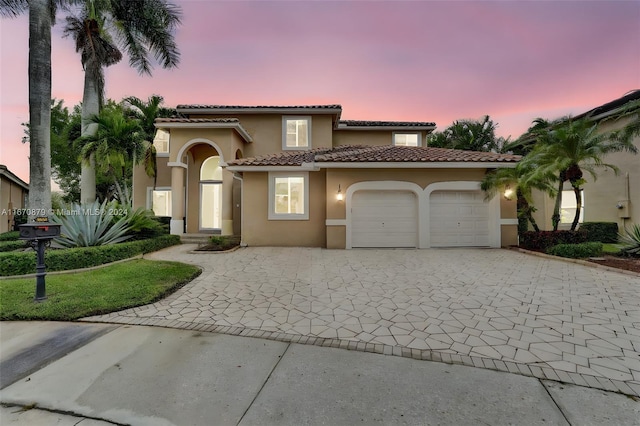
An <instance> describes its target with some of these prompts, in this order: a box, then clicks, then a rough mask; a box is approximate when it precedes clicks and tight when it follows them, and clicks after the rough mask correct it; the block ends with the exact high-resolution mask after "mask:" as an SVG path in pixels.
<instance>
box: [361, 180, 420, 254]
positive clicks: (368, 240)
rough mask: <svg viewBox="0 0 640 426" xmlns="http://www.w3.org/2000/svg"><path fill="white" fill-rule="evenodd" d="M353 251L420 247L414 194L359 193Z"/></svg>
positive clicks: (395, 192)
mask: <svg viewBox="0 0 640 426" xmlns="http://www.w3.org/2000/svg"><path fill="white" fill-rule="evenodd" d="M351 246H352V247H417V246H418V199H417V197H416V194H415V193H414V192H411V191H372V190H367V191H364V190H363V191H357V192H355V193H354V194H353V198H352V207H351Z"/></svg>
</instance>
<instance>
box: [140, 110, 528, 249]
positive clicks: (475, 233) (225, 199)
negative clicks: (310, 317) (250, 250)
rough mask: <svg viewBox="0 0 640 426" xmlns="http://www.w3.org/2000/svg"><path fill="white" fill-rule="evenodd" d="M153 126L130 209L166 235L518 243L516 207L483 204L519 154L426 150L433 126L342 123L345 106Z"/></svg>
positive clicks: (289, 242) (193, 114)
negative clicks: (166, 228) (160, 224)
mask: <svg viewBox="0 0 640 426" xmlns="http://www.w3.org/2000/svg"><path fill="white" fill-rule="evenodd" d="M177 110H178V113H180V114H181V115H182V116H183V117H186V118H162V119H157V120H156V127H157V128H158V133H157V136H156V139H155V141H154V144H155V146H156V149H157V152H158V154H157V160H158V176H157V182H156V186H155V188H154V184H153V179H151V178H148V177H147V176H146V175H145V174H144V171H143V170H142V168H141V167H137V168H136V170H135V173H134V206H135V207H141V206H142V207H147V208H152V209H153V210H154V211H155V213H156V214H157V215H161V216H171V233H173V234H182V233H188V234H192V233H214V234H215V233H218V234H223V235H230V234H236V235H241V236H242V243H243V244H247V245H252V246H307V247H327V248H353V247H417V248H427V247H459V246H482V247H500V246H501V245H502V246H504V245H511V244H516V243H517V230H516V228H517V227H516V225H517V220H516V206H515V201H509V200H506V199H504V197H501V196H496V197H494V198H493V199H492V200H488V201H486V200H485V194H484V193H483V192H482V191H480V181H481V180H482V178H483V176H484V175H485V173H486V172H487V170H488V169H493V168H499V167H515V165H516V163H517V161H518V160H519V157H518V156H515V155H505V154H496V153H487V152H472V151H459V150H448V149H442V148H429V147H426V146H425V141H426V137H427V135H428V134H429V133H431V132H432V131H433V130H434V128H435V124H434V123H430V122H389V121H353V120H340V115H341V113H342V108H341V106H340V105H308V106H218V105H179V106H178V107H177Z"/></svg>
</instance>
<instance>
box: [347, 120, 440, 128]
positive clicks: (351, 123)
mask: <svg viewBox="0 0 640 426" xmlns="http://www.w3.org/2000/svg"><path fill="white" fill-rule="evenodd" d="M435 128H436V123H432V122H427V121H370V120H340V121H339V122H338V126H337V129H338V130H391V129H400V130H434V129H435Z"/></svg>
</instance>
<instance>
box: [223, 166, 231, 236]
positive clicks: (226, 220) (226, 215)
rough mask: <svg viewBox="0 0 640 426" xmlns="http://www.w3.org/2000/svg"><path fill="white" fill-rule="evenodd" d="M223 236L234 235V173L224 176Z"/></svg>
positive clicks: (224, 173) (224, 174) (226, 173)
mask: <svg viewBox="0 0 640 426" xmlns="http://www.w3.org/2000/svg"><path fill="white" fill-rule="evenodd" d="M221 231H222V232H221V233H222V235H233V173H230V172H227V171H225V172H223V175H222V230H221Z"/></svg>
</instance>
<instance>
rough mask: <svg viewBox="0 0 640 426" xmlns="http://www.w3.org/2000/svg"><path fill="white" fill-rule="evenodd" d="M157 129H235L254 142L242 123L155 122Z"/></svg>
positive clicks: (246, 140)
mask: <svg viewBox="0 0 640 426" xmlns="http://www.w3.org/2000/svg"><path fill="white" fill-rule="evenodd" d="M154 126H155V127H156V128H157V129H181V128H182V129H185V128H186V129H233V130H235V131H237V132H238V134H240V136H242V139H244V140H245V142H253V138H252V137H251V135H249V133H248V132H247V131H246V130H245V128H244V127H242V125H241V124H240V123H167V122H159V123H154Z"/></svg>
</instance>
